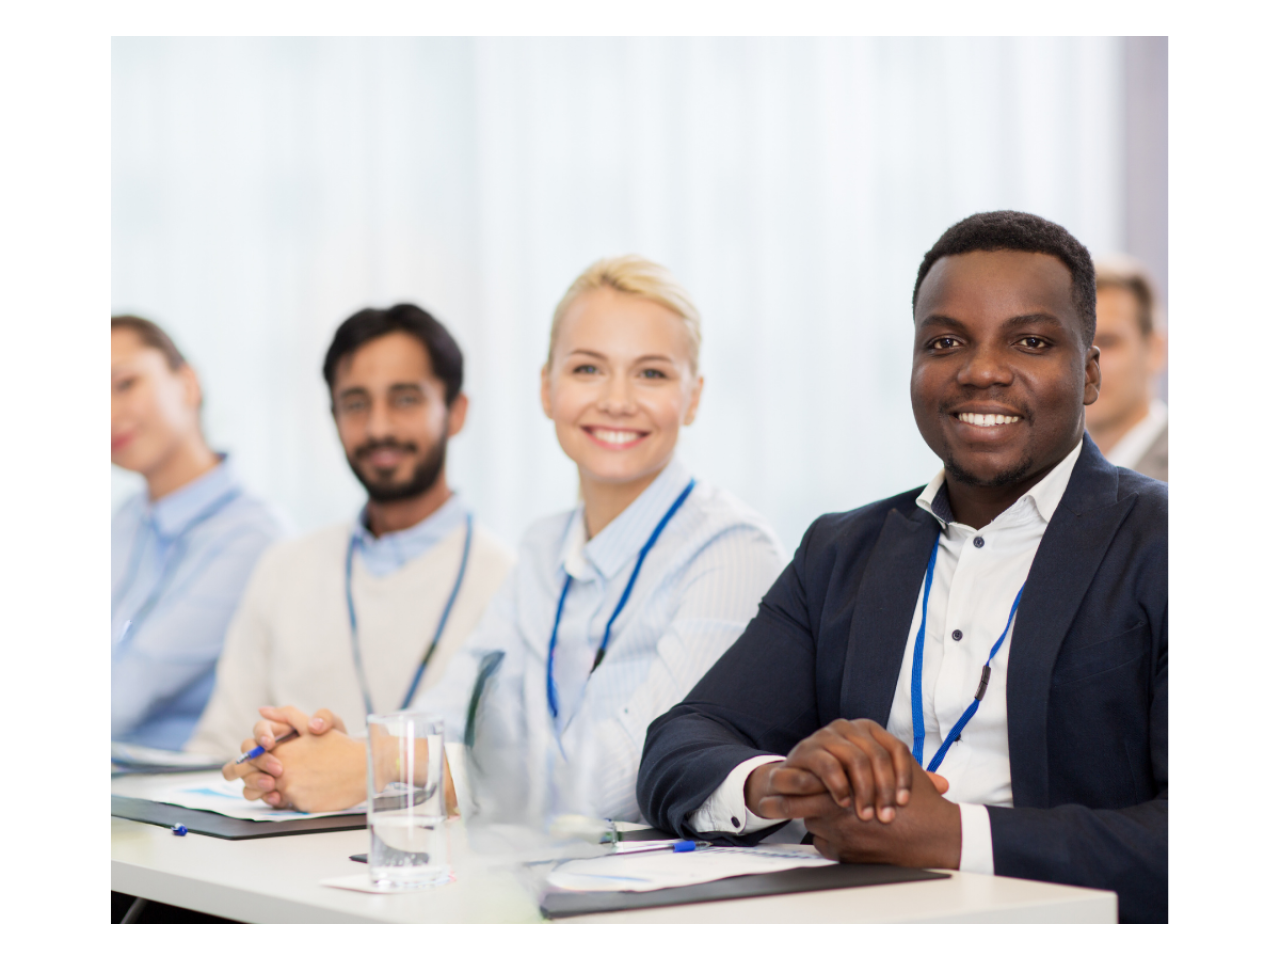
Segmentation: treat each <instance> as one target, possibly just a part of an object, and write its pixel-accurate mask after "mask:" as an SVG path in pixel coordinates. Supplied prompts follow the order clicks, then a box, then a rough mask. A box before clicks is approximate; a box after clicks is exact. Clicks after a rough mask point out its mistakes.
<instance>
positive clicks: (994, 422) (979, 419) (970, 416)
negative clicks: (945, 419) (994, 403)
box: [956, 413, 1022, 427]
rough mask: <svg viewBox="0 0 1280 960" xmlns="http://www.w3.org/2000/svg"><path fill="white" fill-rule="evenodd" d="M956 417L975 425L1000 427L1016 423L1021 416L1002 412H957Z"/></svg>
mask: <svg viewBox="0 0 1280 960" xmlns="http://www.w3.org/2000/svg"><path fill="white" fill-rule="evenodd" d="M956 419H957V420H959V421H960V422H961V423H968V424H972V425H973V426H975V427H1000V426H1004V425H1005V424H1007V423H1017V422H1018V421H1019V420H1021V419H1022V418H1021V417H1012V416H1006V415H1005V414H1003V413H957V414H956Z"/></svg>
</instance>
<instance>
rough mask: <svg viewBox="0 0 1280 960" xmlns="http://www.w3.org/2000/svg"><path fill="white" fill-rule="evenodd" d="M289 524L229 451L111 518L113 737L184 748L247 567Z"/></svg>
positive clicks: (205, 695)
mask: <svg viewBox="0 0 1280 960" xmlns="http://www.w3.org/2000/svg"><path fill="white" fill-rule="evenodd" d="M281 532H282V525H281V523H280V521H279V520H278V519H277V516H276V514H275V513H274V512H273V511H272V510H271V509H270V508H269V507H268V506H267V505H266V504H265V503H263V502H262V501H261V500H259V499H257V498H256V497H253V496H250V495H249V494H248V493H247V492H245V490H244V488H243V487H242V486H241V485H240V481H239V479H237V477H236V475H235V473H234V472H233V471H232V469H231V464H230V463H229V462H228V460H227V459H226V458H223V461H222V463H220V464H219V465H218V466H216V467H214V468H213V469H212V470H210V471H209V472H208V473H206V474H204V475H203V476H201V477H199V478H197V479H195V480H193V481H191V482H190V483H188V484H187V485H186V486H184V487H181V488H179V489H178V490H175V491H174V492H173V493H171V494H169V495H168V496H165V497H161V498H160V499H159V500H157V501H156V502H155V503H150V502H148V500H147V495H146V493H145V492H143V493H140V494H138V495H137V496H135V497H132V498H131V499H129V500H128V501H126V502H125V504H124V505H123V506H122V507H121V508H120V509H119V511H117V513H116V515H115V516H114V517H112V518H111V739H112V740H122V741H126V742H129V743H139V744H143V745H144V746H148V747H160V748H162V749H167V750H180V749H181V748H182V745H183V744H184V743H186V741H187V738H188V737H189V736H190V735H191V732H192V730H193V729H194V728H195V724H196V721H197V720H199V719H200V713H201V711H203V710H204V705H205V702H206V701H207V700H208V699H209V694H210V693H211V692H212V691H213V675H214V668H215V666H216V664H217V661H218V654H219V653H221V652H222V638H223V634H224V633H225V632H226V629H227V623H228V622H229V621H230V619H231V614H232V613H233V612H234V611H235V608H236V604H238V603H239V602H240V594H241V593H242V592H243V591H244V587H245V584H246V583H247V582H248V580H249V574H250V573H251V572H252V571H253V567H254V564H256V563H257V562H258V557H259V556H260V555H261V554H262V551H263V550H264V549H265V548H266V547H267V545H268V544H270V543H271V542H272V541H273V540H275V539H276V538H277V537H279V536H280V534H281ZM126 627H127V628H126Z"/></svg>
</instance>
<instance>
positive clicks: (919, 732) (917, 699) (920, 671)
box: [911, 533, 1027, 773]
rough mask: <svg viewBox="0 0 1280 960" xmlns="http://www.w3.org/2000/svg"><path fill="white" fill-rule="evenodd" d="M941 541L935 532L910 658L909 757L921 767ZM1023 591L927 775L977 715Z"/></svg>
mask: <svg viewBox="0 0 1280 960" xmlns="http://www.w3.org/2000/svg"><path fill="white" fill-rule="evenodd" d="M941 541H942V534H941V533H939V534H938V539H937V540H935V541H934V542H933V553H932V554H930V556H929V569H928V570H927V571H926V572H925V575H924V603H923V604H922V605H921V609H920V629H919V630H918V631H917V632H916V646H915V652H914V653H913V655H912V658H911V735H912V743H911V755H912V756H913V757H915V758H916V763H918V764H920V765H921V766H923V765H924V694H923V692H922V689H921V688H922V686H923V675H924V628H925V624H926V623H928V619H929V591H930V590H932V589H933V568H934V566H935V564H936V563H937V560H938V544H939V543H940V542H941ZM1026 588H1027V583H1026V581H1025V580H1024V581H1023V582H1022V586H1020V587H1019V588H1018V595H1017V596H1016V597H1014V599H1013V609H1011V610H1010V611H1009V619H1008V621H1007V622H1006V623H1005V625H1004V632H1003V633H1001V634H1000V638H999V639H998V640H996V642H995V646H993V647H992V648H991V652H990V653H989V654H987V662H986V663H985V664H984V665H983V667H982V679H981V680H980V681H979V682H978V692H977V693H975V694H974V695H973V703H971V704H969V708H968V709H967V710H965V712H964V713H963V714H962V715H961V716H960V719H959V720H958V721H956V725H955V726H954V727H952V728H951V732H950V733H948V734H947V738H946V739H945V740H943V741H942V746H941V747H939V748H938V752H937V753H935V754H934V755H933V759H932V760H930V761H929V766H928V768H927V769H928V771H929V772H930V773H933V772H935V771H936V770H937V769H938V767H939V766H941V765H942V760H943V758H944V757H945V756H946V755H947V751H948V750H950V749H951V745H952V744H953V743H955V742H956V741H957V740H959V739H960V734H961V733H962V732H963V731H964V728H965V726H967V725H968V723H969V721H970V720H972V719H973V715H974V714H975V713H977V712H978V707H979V706H980V705H981V704H982V698H983V697H984V696H985V695H986V693H987V683H988V682H989V681H990V680H991V661H992V660H994V659H995V656H996V654H997V653H999V652H1000V647H1001V646H1002V645H1003V644H1004V638H1005V637H1007V636H1008V635H1009V628H1010V627H1012V626H1013V617H1014V614H1016V613H1017V612H1018V604H1020V603H1021V602H1022V591H1023V590H1025V589H1026Z"/></svg>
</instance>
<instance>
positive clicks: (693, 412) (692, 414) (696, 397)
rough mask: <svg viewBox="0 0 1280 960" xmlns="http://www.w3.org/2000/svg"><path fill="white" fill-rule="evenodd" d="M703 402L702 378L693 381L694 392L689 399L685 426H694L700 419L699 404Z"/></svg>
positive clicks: (685, 414)
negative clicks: (694, 422)
mask: <svg viewBox="0 0 1280 960" xmlns="http://www.w3.org/2000/svg"><path fill="white" fill-rule="evenodd" d="M701 402H702V376H701V375H699V376H698V379H697V380H695V381H693V390H692V392H691V394H690V397H689V409H688V410H686V411H685V413H684V425H685V426H686V427H691V426H693V421H694V420H696V419H697V417H698V404H699V403H701Z"/></svg>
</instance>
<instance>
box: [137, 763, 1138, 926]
mask: <svg viewBox="0 0 1280 960" xmlns="http://www.w3.org/2000/svg"><path fill="white" fill-rule="evenodd" d="M156 779H157V778H132V777H131V778H128V781H129V782H128V785H127V786H126V782H125V781H121V780H117V781H115V782H114V783H113V790H114V792H116V793H129V794H132V795H134V796H145V795H146V794H147V793H148V792H150V791H149V789H147V787H148V785H149V782H150V781H154V780H156ZM449 831H450V836H449V842H450V856H451V858H452V862H453V872H454V875H455V877H456V878H457V879H456V880H455V881H454V882H453V883H449V884H445V885H443V886H439V887H433V888H427V889H423V890H416V891H413V892H411V893H399V894H369V893H359V892H356V891H353V890H339V889H336V888H332V887H323V886H321V885H320V881H321V880H327V879H329V878H332V877H340V876H344V875H349V874H353V873H358V872H360V871H361V870H363V869H364V866H363V865H362V864H359V863H355V862H353V861H351V860H350V859H349V857H350V855H351V854H353V853H364V852H366V851H367V850H368V845H369V843H368V836H367V834H366V832H365V831H362V830H346V831H340V832H336V833H313V834H302V835H298V836H285V837H268V838H263V839H255V840H221V839H218V838H216V837H205V836H200V835H198V834H188V835H187V836H185V837H178V836H175V835H173V834H172V833H171V832H170V831H169V830H166V829H165V828H163V827H157V826H152V825H150V824H145V823H135V822H133V821H130V820H121V819H117V818H114V817H113V818H112V820H111V889H112V890H116V891H119V892H120V893H125V894H130V895H133V896H137V897H144V898H146V899H147V900H156V901H159V902H161V903H168V904H172V905H174V906H178V907H185V908H187V909H190V910H199V911H202V912H204V913H212V914H216V915H218V916H221V917H226V918H228V919H231V920H241V921H245V922H249V923H352V922H360V923H513V922H514V923H520V922H530V923H532V922H540V921H542V916H541V914H540V913H539V911H538V905H537V900H536V897H535V895H534V893H533V891H532V890H529V889H526V887H525V886H524V884H523V883H522V882H521V880H520V879H519V877H518V876H517V874H516V873H515V872H514V871H512V870H510V869H502V868H501V867H498V866H495V864H494V861H493V860H492V858H489V857H484V856H480V855H478V854H475V853H473V852H472V851H471V850H470V849H469V847H468V844H467V834H466V829H465V827H464V826H463V825H462V824H461V823H460V822H457V821H454V822H451V823H450V824H449ZM1115 920H1116V896H1115V894H1114V893H1109V892H1105V891H1100V890H1087V889H1084V888H1080V887H1066V886H1061V885H1058V884H1051V883H1036V882H1032V881H1029V880H1011V879H1008V878H1005V877H984V876H975V875H972V874H962V873H956V874H953V875H952V876H951V877H949V878H948V879H946V880H930V881H924V882H920V883H899V884H889V885H885V886H875V887H853V888H848V889H843V890H823V891H816V892H810V893H800V894H788V895H783V896H773V897H753V898H750V899H744V900H724V901H719V902H716V903H702V904H689V905H686V906H679V907H658V908H653V909H647V910H629V911H625V912H619V913H608V914H591V915H587V916H582V917H574V918H571V919H566V920H559V921H556V922H557V923H862V922H867V923H877V922H878V923H886V922H887V923H895V922H898V923H901V922H944V923H955V922H973V923H992V922H1012V923H1114V922H1115Z"/></svg>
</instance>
